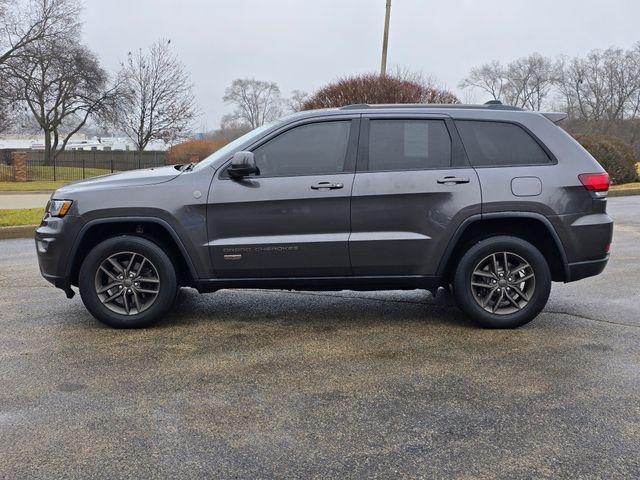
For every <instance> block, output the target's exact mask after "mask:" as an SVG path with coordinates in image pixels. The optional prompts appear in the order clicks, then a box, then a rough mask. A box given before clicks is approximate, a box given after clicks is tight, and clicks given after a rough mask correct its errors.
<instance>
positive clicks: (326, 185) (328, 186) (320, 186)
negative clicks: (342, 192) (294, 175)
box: [311, 182, 344, 190]
mask: <svg viewBox="0 0 640 480" xmlns="http://www.w3.org/2000/svg"><path fill="white" fill-rule="evenodd" d="M342 187H344V185H343V184H342V183H333V182H319V183H316V184H315V185H311V188H312V189H313V190H336V189H338V188H342Z"/></svg>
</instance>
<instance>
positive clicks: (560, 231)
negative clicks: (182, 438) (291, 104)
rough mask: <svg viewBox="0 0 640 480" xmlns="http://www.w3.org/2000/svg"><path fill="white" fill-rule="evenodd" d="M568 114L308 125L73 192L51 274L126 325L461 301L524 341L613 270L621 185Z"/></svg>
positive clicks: (67, 194)
mask: <svg viewBox="0 0 640 480" xmlns="http://www.w3.org/2000/svg"><path fill="white" fill-rule="evenodd" d="M562 117H563V115H562V114H556V113H539V112H525V111H522V110H520V109H517V108H513V107H508V106H504V105H501V104H496V103H492V104H488V105H480V106H463V105H447V106H438V105H387V106H375V105H351V106H347V107H343V108H339V109H328V110H315V111H307V112H303V113H298V114H295V115H292V116H289V117H286V118H283V119H281V120H279V121H278V122H275V123H273V124H269V125H265V126H262V127H260V128H257V129H255V130H253V131H252V132H250V133H248V134H246V135H245V136H243V137H241V138H239V139H237V140H235V141H234V142H232V143H230V144H228V145H226V146H225V147H223V148H221V149H220V150H218V151H216V152H215V153H214V154H212V155H211V156H210V157H208V158H207V159H205V160H204V161H202V162H200V163H199V164H189V165H177V166H170V167H162V168H155V169H149V170H144V171H134V172H124V173H119V174H114V175H109V176H103V177H99V178H95V179H92V180H87V181H84V182H80V183H76V184H73V185H69V186H66V187H63V188H61V189H59V190H58V191H56V192H55V193H54V194H53V196H52V199H51V201H50V202H49V205H48V206H47V213H46V215H45V217H44V219H43V221H42V224H41V225H40V227H39V228H38V229H37V231H36V246H37V250H38V258H39V262H40V268H41V271H42V274H43V276H44V277H45V278H46V279H47V280H49V281H50V282H51V283H53V284H54V285H56V286H57V287H59V288H61V289H63V290H65V291H66V292H67V295H68V296H69V297H71V296H73V293H74V292H73V290H72V289H71V286H72V285H73V286H78V287H79V289H80V294H81V296H82V300H83V302H84V304H85V305H86V307H87V308H88V309H89V311H90V312H91V313H92V314H93V315H94V316H95V317H96V318H98V319H99V320H101V321H103V322H105V323H106V324H108V325H111V326H114V327H141V326H147V325H151V324H152V323H154V322H156V321H158V320H159V319H161V318H162V317H163V316H164V315H165V314H166V313H167V312H168V311H169V309H170V308H171V306H172V304H173V302H174V299H175V297H176V292H177V290H178V288H179V287H180V286H191V287H194V288H196V289H198V290H199V291H200V292H212V291H215V290H218V289H221V288H287V289H300V290H341V289H358V290H379V289H415V288H426V289H429V290H432V291H434V290H435V289H437V288H438V287H441V286H443V287H447V288H448V287H450V286H452V287H453V292H454V295H455V298H456V300H457V303H458V305H459V306H460V308H461V309H462V310H463V311H464V312H465V313H466V314H468V315H469V317H470V318H471V319H473V320H474V321H475V322H477V323H478V324H479V325H482V326H484V327H493V328H509V327H517V326H520V325H523V324H525V323H527V322H528V321H530V320H531V319H533V318H534V317H536V316H537V315H538V313H540V311H541V310H542V309H543V308H544V306H545V304H546V302H547V299H548V297H549V292H550V288H551V282H552V281H561V282H571V281H575V280H579V279H581V278H585V277H588V276H591V275H596V274H598V273H600V272H601V271H602V270H603V269H604V268H605V265H606V264H607V261H608V258H609V248H610V244H611V238H612V230H613V222H612V220H611V218H610V217H609V216H608V215H607V213H606V202H607V201H606V196H607V191H608V188H609V180H608V175H607V173H606V172H605V171H604V170H603V169H602V167H601V166H600V165H599V164H598V163H597V162H596V161H595V160H594V159H593V157H591V155H589V154H588V153H587V152H586V150H584V149H583V148H582V147H581V146H580V145H579V144H578V143H577V142H575V141H574V140H573V139H572V138H571V137H570V136H569V135H568V134H566V133H565V132H564V131H563V130H562V129H561V128H559V127H558V126H557V125H555V124H554V122H556V121H559V120H561V118H562Z"/></svg>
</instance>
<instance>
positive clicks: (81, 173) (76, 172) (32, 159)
mask: <svg viewBox="0 0 640 480" xmlns="http://www.w3.org/2000/svg"><path fill="white" fill-rule="evenodd" d="M25 153H26V155H27V181H30V182H33V181H59V182H72V181H74V180H83V179H85V178H90V177H95V176H98V175H104V174H107V173H113V172H121V171H126V170H136V169H139V168H150V167H159V166H163V165H166V161H167V155H166V152H135V151H128V150H108V151H104V150H93V151H85V150H70V151H65V152H62V153H60V154H59V155H58V157H57V158H56V159H55V160H52V161H49V162H47V161H46V160H45V158H44V152H42V151H37V150H29V151H26V152H25ZM15 171H16V169H15V168H14V165H13V161H12V159H11V155H10V153H9V154H7V152H3V154H0V181H5V182H6V181H16V176H15Z"/></svg>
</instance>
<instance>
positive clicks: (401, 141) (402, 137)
mask: <svg viewBox="0 0 640 480" xmlns="http://www.w3.org/2000/svg"><path fill="white" fill-rule="evenodd" d="M450 165H451V137H450V136H449V131H448V130H447V126H446V125H445V123H444V121H442V120H371V121H370V122H369V170H420V169H428V168H439V167H440V168H446V167H449V166H450Z"/></svg>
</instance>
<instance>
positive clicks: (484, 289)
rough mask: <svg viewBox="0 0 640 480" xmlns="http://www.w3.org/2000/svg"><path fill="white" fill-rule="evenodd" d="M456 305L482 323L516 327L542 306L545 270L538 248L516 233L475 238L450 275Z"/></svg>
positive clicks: (547, 278)
mask: <svg viewBox="0 0 640 480" xmlns="http://www.w3.org/2000/svg"><path fill="white" fill-rule="evenodd" d="M453 285H454V294H455V297H456V302H457V303H458V306H459V307H460V308H461V309H462V310H463V311H464V312H465V313H466V314H467V315H469V317H471V319H472V320H473V321H474V322H476V323H477V324H479V325H481V326H483V327H486V328H516V327H519V326H521V325H524V324H525V323H528V322H530V321H531V320H533V319H534V318H535V317H536V316H537V315H538V314H539V313H540V311H542V309H543V308H544V306H545V305H546V303H547V300H548V299H549V293H550V291H551V272H550V271H549V266H548V264H547V262H546V260H545V258H544V256H543V255H542V254H541V253H540V251H539V250H538V249H537V248H536V247H534V246H533V245H531V244H530V243H529V242H527V241H525V240H522V239H520V238H517V237H511V236H496V237H490V238H487V239H485V240H482V241H480V242H478V243H476V244H475V245H474V246H473V247H471V248H470V249H469V250H468V251H467V252H466V253H465V254H464V255H463V256H462V259H461V260H460V262H459V263H458V266H457V268H456V272H455V276H454V283H453Z"/></svg>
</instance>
